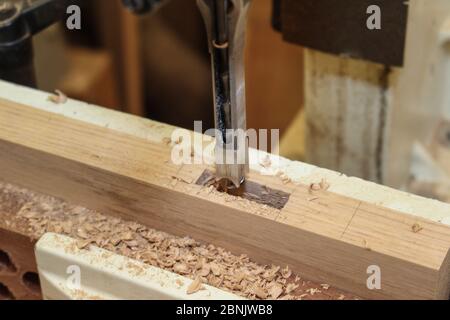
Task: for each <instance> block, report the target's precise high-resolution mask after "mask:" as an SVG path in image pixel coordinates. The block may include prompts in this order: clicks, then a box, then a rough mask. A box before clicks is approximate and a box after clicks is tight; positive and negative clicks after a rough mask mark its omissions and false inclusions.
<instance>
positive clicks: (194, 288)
mask: <svg viewBox="0 0 450 320" xmlns="http://www.w3.org/2000/svg"><path fill="white" fill-rule="evenodd" d="M202 289H203V286H202V280H201V279H200V277H197V278H196V279H195V280H194V281H192V283H191V284H190V285H189V286H188V288H187V290H186V293H187V294H194V293H196V292H199V291H200V290H202Z"/></svg>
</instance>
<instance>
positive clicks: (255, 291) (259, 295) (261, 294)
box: [252, 285, 267, 300]
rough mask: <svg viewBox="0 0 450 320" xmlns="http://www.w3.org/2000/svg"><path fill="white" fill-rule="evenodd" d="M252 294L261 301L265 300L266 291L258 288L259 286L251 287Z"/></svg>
mask: <svg viewBox="0 0 450 320" xmlns="http://www.w3.org/2000/svg"><path fill="white" fill-rule="evenodd" d="M252 292H253V294H254V295H255V296H256V297H257V298H259V299H262V300H265V299H267V293H266V291H265V290H263V289H262V288H261V287H259V286H256V285H255V286H253V290H252Z"/></svg>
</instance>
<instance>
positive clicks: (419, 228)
mask: <svg viewBox="0 0 450 320" xmlns="http://www.w3.org/2000/svg"><path fill="white" fill-rule="evenodd" d="M411 229H412V232H414V233H419V232H420V231H422V230H423V228H422V226H421V225H420V224H418V223H414V224H413V225H412V227H411Z"/></svg>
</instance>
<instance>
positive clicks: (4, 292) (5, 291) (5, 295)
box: [0, 282, 16, 300]
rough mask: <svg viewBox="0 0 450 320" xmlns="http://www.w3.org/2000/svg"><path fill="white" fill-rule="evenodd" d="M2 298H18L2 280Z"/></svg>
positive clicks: (0, 284) (0, 296) (0, 295)
mask: <svg viewBox="0 0 450 320" xmlns="http://www.w3.org/2000/svg"><path fill="white" fill-rule="evenodd" d="M0 300H16V298H15V297H14V295H13V294H12V292H11V291H10V290H9V289H8V287H7V286H5V285H4V284H3V283H1V282H0Z"/></svg>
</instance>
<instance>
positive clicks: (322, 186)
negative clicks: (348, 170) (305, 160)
mask: <svg viewBox="0 0 450 320" xmlns="http://www.w3.org/2000/svg"><path fill="white" fill-rule="evenodd" d="M319 185H320V189H321V190H324V191H326V190H328V189H330V184H329V183H328V182H327V180H325V179H322V181H320V183H319Z"/></svg>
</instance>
